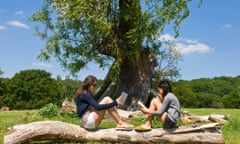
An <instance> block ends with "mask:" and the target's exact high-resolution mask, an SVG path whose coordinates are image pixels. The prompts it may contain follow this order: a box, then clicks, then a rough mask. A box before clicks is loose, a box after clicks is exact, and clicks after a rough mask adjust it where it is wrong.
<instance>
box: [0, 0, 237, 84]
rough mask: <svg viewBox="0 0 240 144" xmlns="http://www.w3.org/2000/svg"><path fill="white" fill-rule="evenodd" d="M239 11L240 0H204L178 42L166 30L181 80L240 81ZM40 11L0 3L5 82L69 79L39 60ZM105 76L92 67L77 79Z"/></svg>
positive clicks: (33, 4) (31, 3)
mask: <svg viewBox="0 0 240 144" xmlns="http://www.w3.org/2000/svg"><path fill="white" fill-rule="evenodd" d="M239 5H240V1H239V0H203V3H202V5H201V7H198V3H197V0H194V2H193V3H192V4H191V7H190V16H189V17H188V18H187V19H185V20H184V22H183V23H182V25H181V28H180V35H179V37H178V38H177V39H175V38H174V33H173V32H172V29H171V28H170V27H167V28H166V30H165V31H164V32H163V34H162V36H161V37H160V39H165V40H166V39H167V40H172V41H174V42H175V43H176V46H177V49H178V50H179V51H180V52H181V53H182V59H183V60H182V61H179V65H178V67H179V68H180V69H181V70H180V73H181V77H180V79H184V80H192V79H197V78H213V77H218V76H232V77H235V76H238V75H240V63H239V62H238V60H239V54H240V19H239V10H238V9H239V8H238V7H239ZM41 6H42V1H41V0H0V69H1V70H2V71H3V72H4V74H3V75H1V77H8V78H11V77H13V76H14V75H15V74H16V73H18V72H20V71H22V70H26V69H44V70H46V71H48V72H50V73H51V74H52V76H53V77H56V76H57V75H60V76H62V77H65V76H67V75H69V72H68V71H65V70H64V69H63V68H61V67H60V64H59V63H57V62H56V61H55V60H54V59H52V60H51V62H49V63H47V62H42V61H40V60H38V59H37V58H36V57H37V55H38V54H39V53H40V50H41V48H42V47H43V46H44V41H42V40H40V38H39V37H35V36H33V33H34V26H35V25H36V24H35V23H33V22H30V21H28V18H29V16H30V15H31V14H32V13H34V12H35V11H36V10H39V9H40V8H41ZM106 72H107V69H105V70H102V69H100V68H99V67H98V66H97V65H95V64H90V65H89V66H88V67H87V68H84V69H83V70H82V71H81V72H80V73H78V79H83V78H84V77H85V76H86V75H88V74H93V75H96V76H97V77H98V78H104V76H105V74H106Z"/></svg>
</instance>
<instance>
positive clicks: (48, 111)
mask: <svg viewBox="0 0 240 144" xmlns="http://www.w3.org/2000/svg"><path fill="white" fill-rule="evenodd" d="M38 114H39V115H40V116H42V117H48V118H50V117H55V116H59V115H60V110H59V108H58V107H57V105H55V104H53V103H49V104H47V105H46V106H44V107H43V108H41V109H40V110H39V111H38Z"/></svg>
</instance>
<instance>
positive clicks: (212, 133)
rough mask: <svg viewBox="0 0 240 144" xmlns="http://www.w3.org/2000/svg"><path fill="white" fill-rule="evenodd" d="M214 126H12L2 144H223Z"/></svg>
mask: <svg viewBox="0 0 240 144" xmlns="http://www.w3.org/2000/svg"><path fill="white" fill-rule="evenodd" d="M218 127H219V124H218V123H210V124H205V125H199V126H181V127H179V128H177V129H169V130H164V129H162V128H156V129H152V130H151V131H148V132H136V131H134V130H132V131H119V130H116V129H114V128H108V129H98V130H96V131H87V130H85V129H84V128H81V127H80V126H79V125H74V124H70V123H65V122H60V121H39V122H32V123H28V124H20V125H15V126H13V127H11V128H9V131H8V132H7V134H6V135H5V136H4V144H23V143H29V142H32V141H42V140H64V141H71V142H89V141H99V142H111V143H115V142H122V143H209V144H224V138H223V135H222V133H221V130H220V129H218Z"/></svg>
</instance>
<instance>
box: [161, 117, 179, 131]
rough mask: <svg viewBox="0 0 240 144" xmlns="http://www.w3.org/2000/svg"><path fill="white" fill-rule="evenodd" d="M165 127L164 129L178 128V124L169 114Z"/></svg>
mask: <svg viewBox="0 0 240 144" xmlns="http://www.w3.org/2000/svg"><path fill="white" fill-rule="evenodd" d="M163 128H164V129H170V128H177V125H176V123H174V122H173V121H172V120H171V119H170V118H169V117H168V115H166V118H165V120H164V123H163Z"/></svg>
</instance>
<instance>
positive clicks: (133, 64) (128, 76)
mask: <svg viewBox="0 0 240 144" xmlns="http://www.w3.org/2000/svg"><path fill="white" fill-rule="evenodd" d="M153 67H154V63H152V61H151V58H150V52H149V51H148V50H145V51H143V52H142V54H141V55H139V57H138V58H137V60H133V59H127V58H126V59H124V61H123V63H122V65H121V73H120V91H121V90H123V91H124V90H126V91H127V92H128V95H129V96H128V98H127V101H126V103H125V105H124V106H123V107H122V108H123V109H126V110H137V105H136V104H137V101H138V100H140V101H142V102H143V103H144V104H146V105H148V102H149V101H150V99H151V98H152V97H150V95H149V89H150V88H151V77H152V73H153V72H152V71H153Z"/></svg>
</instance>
